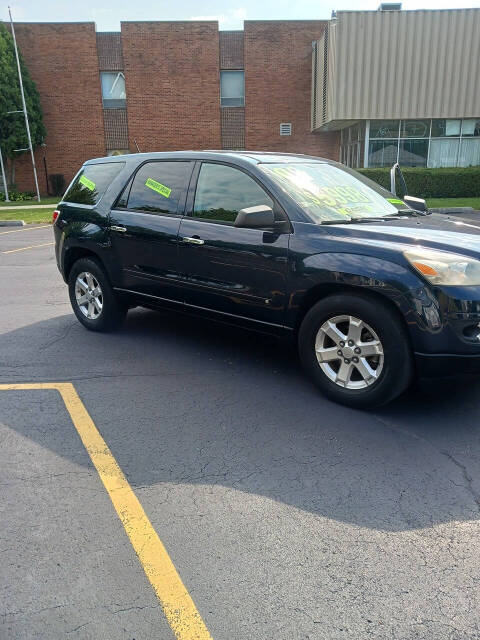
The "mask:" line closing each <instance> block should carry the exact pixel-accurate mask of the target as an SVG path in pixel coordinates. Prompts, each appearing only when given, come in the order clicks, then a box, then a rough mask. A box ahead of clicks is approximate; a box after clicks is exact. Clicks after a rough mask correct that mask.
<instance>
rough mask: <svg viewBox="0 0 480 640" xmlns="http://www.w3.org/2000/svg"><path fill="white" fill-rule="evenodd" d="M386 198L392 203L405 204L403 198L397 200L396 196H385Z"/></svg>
mask: <svg viewBox="0 0 480 640" xmlns="http://www.w3.org/2000/svg"><path fill="white" fill-rule="evenodd" d="M387 200H388V202H391V203H392V204H405V203H404V202H403V200H399V199H398V198H387Z"/></svg>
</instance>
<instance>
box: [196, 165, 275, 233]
mask: <svg viewBox="0 0 480 640" xmlns="http://www.w3.org/2000/svg"><path fill="white" fill-rule="evenodd" d="M261 204H264V205H267V206H268V207H271V208H272V209H273V206H274V205H273V201H272V199H271V198H270V197H269V196H268V195H267V193H266V192H265V191H264V190H263V189H262V187H260V185H259V184H257V183H256V182H255V180H253V178H250V176H247V175H246V174H245V173H243V171H240V170H239V169H234V168H233V167H228V166H226V165H223V164H209V163H206V162H204V163H203V164H202V167H201V169H200V175H199V176H198V182H197V190H196V193H195V205H194V209H193V215H194V216H195V217H196V218H204V219H207V220H211V221H212V222H226V223H230V224H233V223H234V221H235V218H236V217H237V213H238V212H239V211H240V209H244V208H245V207H256V206H258V205H261Z"/></svg>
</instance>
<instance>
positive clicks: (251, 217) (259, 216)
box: [234, 204, 275, 229]
mask: <svg viewBox="0 0 480 640" xmlns="http://www.w3.org/2000/svg"><path fill="white" fill-rule="evenodd" d="M274 225H275V216H274V214H273V209H272V208H271V207H267V205H264V204H261V205H259V206H258V207H246V208H245V209H241V210H240V211H239V212H238V213H237V217H236V218H235V222H234V226H235V227H241V228H244V229H262V228H265V227H273V226H274Z"/></svg>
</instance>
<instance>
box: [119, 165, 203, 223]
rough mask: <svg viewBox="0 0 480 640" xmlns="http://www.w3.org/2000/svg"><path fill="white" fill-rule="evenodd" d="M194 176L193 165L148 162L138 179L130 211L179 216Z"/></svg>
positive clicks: (131, 194)
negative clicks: (181, 204)
mask: <svg viewBox="0 0 480 640" xmlns="http://www.w3.org/2000/svg"><path fill="white" fill-rule="evenodd" d="M191 172H192V163H191V162H188V161H185V162H147V164H144V165H143V166H142V167H140V169H139V170H138V171H137V173H136V175H135V178H134V180H133V184H132V188H131V190H130V195H129V197H128V204H127V209H132V210H134V211H147V212H149V213H170V214H175V213H177V212H178V207H179V204H180V203H181V202H183V196H184V195H185V191H186V188H187V186H188V180H189V178H190V174H191Z"/></svg>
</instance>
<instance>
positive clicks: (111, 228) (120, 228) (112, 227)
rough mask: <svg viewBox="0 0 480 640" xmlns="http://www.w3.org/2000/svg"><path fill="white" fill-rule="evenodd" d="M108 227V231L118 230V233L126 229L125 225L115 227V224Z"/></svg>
mask: <svg viewBox="0 0 480 640" xmlns="http://www.w3.org/2000/svg"><path fill="white" fill-rule="evenodd" d="M109 229H110V231H119V232H120V233H125V232H126V230H127V229H126V227H117V226H116V225H112V226H111V227H109Z"/></svg>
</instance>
